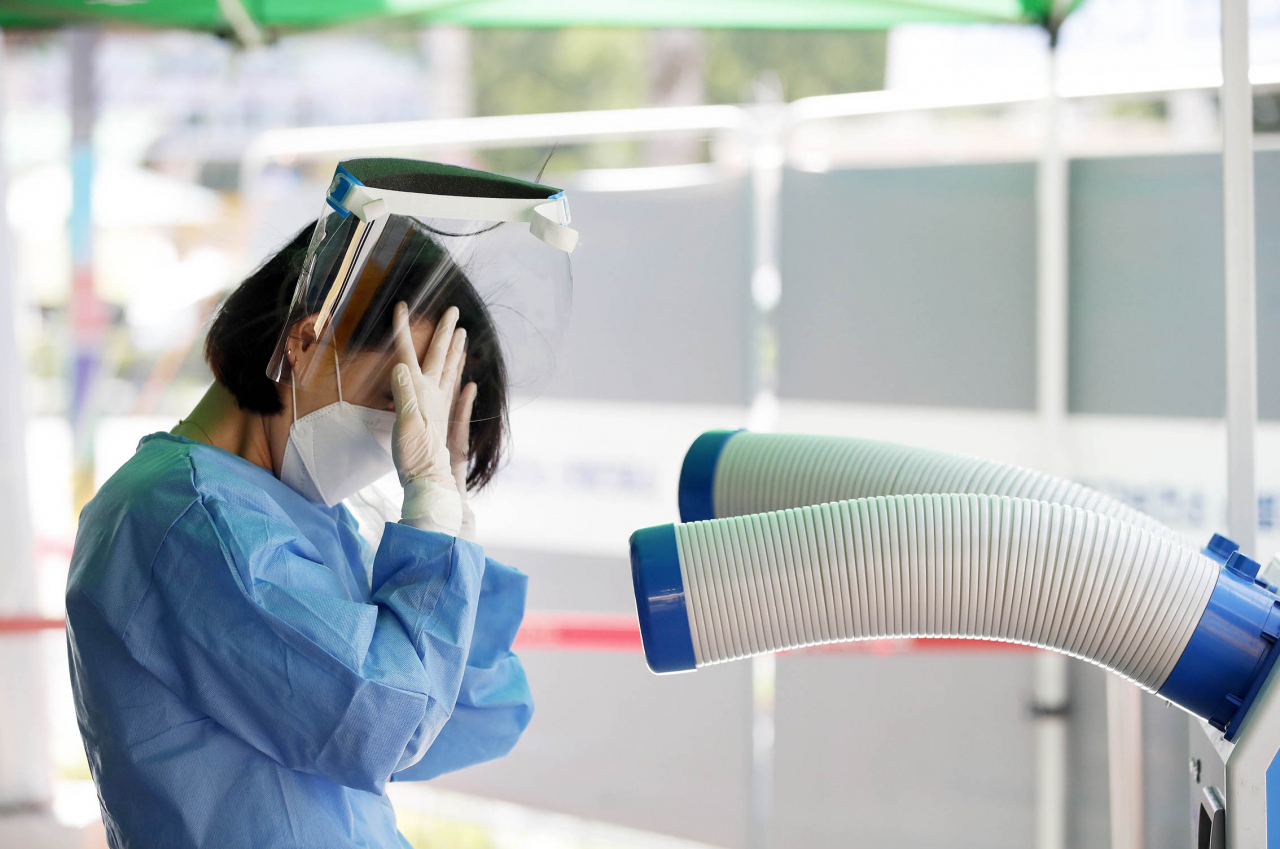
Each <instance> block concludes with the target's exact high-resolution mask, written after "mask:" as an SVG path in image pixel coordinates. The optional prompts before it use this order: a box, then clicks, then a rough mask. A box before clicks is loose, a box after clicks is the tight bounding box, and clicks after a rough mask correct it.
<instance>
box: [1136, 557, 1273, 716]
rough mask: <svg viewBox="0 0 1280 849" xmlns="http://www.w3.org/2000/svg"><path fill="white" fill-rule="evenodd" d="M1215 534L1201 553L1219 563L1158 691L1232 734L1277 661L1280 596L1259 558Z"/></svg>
mask: <svg viewBox="0 0 1280 849" xmlns="http://www.w3.org/2000/svg"><path fill="white" fill-rule="evenodd" d="M1238 549H1239V546H1238V545H1237V544H1236V543H1234V542H1232V541H1231V540H1229V539H1227V538H1226V537H1223V536H1221V535H1219V534H1214V535H1213V539H1211V540H1210V541H1209V544H1208V545H1207V546H1205V548H1204V552H1203V553H1204V555H1205V556H1206V557H1208V558H1210V559H1212V560H1215V561H1217V562H1219V563H1222V564H1223V568H1222V571H1221V572H1219V573H1218V583H1217V584H1216V585H1215V586H1214V588H1213V594H1212V595H1210V596H1209V603H1208V605H1207V606H1206V607H1205V610H1204V614H1203V615H1202V616H1201V617H1200V622H1199V623H1198V624H1197V625H1196V630H1195V632H1194V633H1192V635H1191V639H1190V640H1189V641H1188V642H1187V646H1186V648H1185V649H1183V651H1182V656H1181V657H1180V658H1178V662H1177V664H1176V665H1175V666H1174V667H1173V671H1171V672H1170V673H1169V677H1168V678H1166V679H1165V682H1164V684H1163V685H1162V686H1161V687H1160V691H1159V695H1161V696H1163V697H1164V698H1166V699H1168V700H1169V701H1171V702H1174V703H1175V704H1178V705H1181V706H1182V707H1184V708H1186V709H1187V710H1189V711H1191V712H1192V713H1194V714H1196V715H1197V716H1202V717H1204V718H1205V719H1206V720H1208V721H1209V724H1210V725H1212V726H1213V727H1214V728H1217V729H1218V730H1219V731H1221V732H1223V734H1224V736H1225V737H1226V738H1227V739H1228V740H1231V739H1233V738H1234V737H1235V734H1236V732H1237V731H1238V730H1239V729H1240V724H1241V722H1243V720H1244V717H1245V714H1247V713H1248V712H1249V706H1250V705H1251V704H1252V703H1253V699H1254V697H1255V696H1257V694H1258V690H1259V689H1260V688H1261V687H1262V683H1263V682H1264V681H1265V680H1266V679H1267V675H1268V674H1269V673H1270V672H1271V669H1272V667H1273V666H1274V665H1275V662H1276V657H1277V655H1278V654H1280V651H1277V637H1278V636H1280V599H1277V598H1276V596H1275V595H1274V594H1273V593H1272V592H1271V591H1270V590H1269V589H1268V588H1267V586H1266V584H1265V583H1263V582H1262V581H1259V580H1257V575H1258V568H1259V564H1258V562H1257V561H1256V560H1252V559H1250V558H1248V557H1246V556H1244V555H1243V554H1241V553H1240V551H1239V550H1238Z"/></svg>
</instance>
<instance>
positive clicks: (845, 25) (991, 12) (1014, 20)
mask: <svg viewBox="0 0 1280 849" xmlns="http://www.w3.org/2000/svg"><path fill="white" fill-rule="evenodd" d="M1080 1H1081V0H1073V2H1071V3H1068V4H1064V3H1062V2H1058V3H1055V2H1053V0H643V2H636V1H635V0H142V2H132V3H131V2H121V0H115V2H93V0H4V2H2V3H0V26H58V25H62V24H66V23H72V22H92V21H102V22H117V23H124V24H135V25H142V26H155V27H175V28H182V29H195V30H208V31H224V32H227V31H234V32H239V30H240V28H241V26H243V25H244V23H245V22H246V20H247V22H250V23H252V25H254V26H256V27H257V28H259V29H260V30H263V31H267V32H274V31H288V30H298V29H310V28H317V27H330V26H335V25H341V24H349V23H356V22H359V21H369V20H376V19H380V18H414V19H417V20H418V21H423V22H431V23H452V24H459V25H463V26H474V27H480V26H503V27H562V26H626V27H715V28H755V29H885V28H888V27H892V26H897V25H899V24H908V23H1007V24H1037V25H1040V26H1046V27H1049V28H1051V29H1053V28H1056V26H1057V24H1058V23H1060V22H1061V18H1062V17H1064V16H1065V13H1064V12H1063V11H1062V10H1063V9H1065V10H1066V11H1070V10H1071V9H1072V8H1074V7H1075V6H1076V5H1078V4H1079V2H1080ZM1055 10H1058V11H1056V12H1055Z"/></svg>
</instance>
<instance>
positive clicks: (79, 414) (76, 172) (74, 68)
mask: <svg viewBox="0 0 1280 849" xmlns="http://www.w3.org/2000/svg"><path fill="white" fill-rule="evenodd" d="M68 38H69V41H70V44H69V45H68V46H69V49H70V53H71V233H70V235H71V304H70V312H71V337H72V354H71V356H72V361H71V369H70V382H71V393H70V404H69V409H68V411H67V413H68V417H69V418H70V420H71V434H72V439H73V446H74V447H73V451H74V452H75V456H74V463H73V466H72V468H73V474H74V476H75V480H74V481H73V487H74V489H73V498H74V500H75V508H76V510H77V511H79V509H80V508H81V507H83V506H84V505H85V503H86V502H87V501H88V500H89V499H90V498H91V497H92V496H93V431H94V427H93V425H94V422H93V415H92V409H91V408H92V398H93V390H94V386H95V384H96V382H97V378H98V371H99V367H100V366H101V348H102V335H103V330H104V326H105V316H104V314H103V307H102V304H101V303H99V301H98V296H97V294H96V292H95V291H94V285H93V126H94V121H95V119H96V117H97V116H96V111H97V103H96V100H97V97H96V91H95V88H96V79H95V73H94V66H95V64H96V54H97V44H98V31H97V30H96V29H92V28H86V27H74V28H72V29H70V30H69V31H68Z"/></svg>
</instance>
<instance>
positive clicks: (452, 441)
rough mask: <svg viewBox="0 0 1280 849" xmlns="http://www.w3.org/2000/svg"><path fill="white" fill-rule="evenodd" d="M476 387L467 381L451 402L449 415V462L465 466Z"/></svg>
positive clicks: (469, 442)
mask: <svg viewBox="0 0 1280 849" xmlns="http://www.w3.org/2000/svg"><path fill="white" fill-rule="evenodd" d="M477 391H478V387H477V386H476V384H475V383H474V382H472V383H468V384H467V385H466V386H464V387H463V388H462V391H461V392H459V393H458V397H457V400H455V401H454V403H453V413H452V414H451V415H450V416H449V462H450V463H451V464H452V465H454V466H457V465H458V464H459V463H461V464H462V465H463V468H464V469H465V468H466V463H467V454H468V452H469V448H470V445H471V410H472V408H473V407H474V406H475V403H476V392H477Z"/></svg>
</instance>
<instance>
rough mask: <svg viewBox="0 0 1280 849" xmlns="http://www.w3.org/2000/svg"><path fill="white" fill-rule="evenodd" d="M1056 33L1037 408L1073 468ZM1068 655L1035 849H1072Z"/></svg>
mask: <svg viewBox="0 0 1280 849" xmlns="http://www.w3.org/2000/svg"><path fill="white" fill-rule="evenodd" d="M1055 40H1056V39H1055V38H1054V37H1053V36H1052V35H1051V36H1050V39H1049V42H1050V43H1049V93H1048V96H1047V97H1046V98H1045V102H1044V112H1045V128H1044V140H1043V146H1042V148H1041V152H1040V162H1039V167H1038V169H1037V172H1036V239H1037V246H1036V247H1037V251H1036V258H1037V274H1036V408H1037V412H1038V414H1039V418H1040V426H1041V432H1042V434H1043V440H1044V441H1043V445H1044V449H1045V460H1044V464H1045V468H1046V470H1047V471H1050V472H1053V473H1055V474H1059V475H1063V476H1068V475H1069V470H1068V468H1067V465H1068V464H1067V458H1066V451H1065V449H1064V430H1065V425H1066V418H1067V308H1068V293H1067V259H1068V257H1067V238H1068V233H1067V224H1068V211H1069V197H1068V185H1067V161H1066V157H1065V155H1064V154H1063V150H1062V138H1061V134H1062V130H1061V111H1062V101H1061V99H1060V98H1059V96H1058V89H1057V72H1056V54H1057V51H1056V49H1055V43H1054V42H1055ZM1067 663H1068V660H1067V658H1066V657H1064V656H1062V655H1060V654H1057V653H1055V652H1041V653H1040V654H1039V655H1037V657H1036V660H1035V673H1034V698H1035V716H1036V720H1035V726H1036V728H1035V737H1036V836H1035V846H1036V849H1065V847H1066V842H1067V840H1066V837H1067V717H1066V713H1067V709H1068V705H1069V701H1070V700H1069V693H1068V688H1069V680H1068V667H1067Z"/></svg>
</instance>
